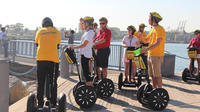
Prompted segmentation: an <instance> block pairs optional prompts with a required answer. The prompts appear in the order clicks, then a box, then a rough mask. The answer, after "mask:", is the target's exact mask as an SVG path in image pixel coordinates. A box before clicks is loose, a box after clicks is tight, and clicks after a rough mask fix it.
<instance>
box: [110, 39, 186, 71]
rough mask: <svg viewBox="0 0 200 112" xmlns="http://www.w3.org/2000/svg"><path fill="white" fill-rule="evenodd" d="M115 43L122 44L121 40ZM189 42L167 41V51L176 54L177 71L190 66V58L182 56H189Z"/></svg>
mask: <svg viewBox="0 0 200 112" xmlns="http://www.w3.org/2000/svg"><path fill="white" fill-rule="evenodd" d="M112 43H113V44H117V45H121V42H112ZM186 47H187V44H177V43H166V44H165V51H167V52H169V53H170V54H175V55H176V60H175V73H179V72H181V71H183V69H185V68H186V67H188V66H189V59H183V58H180V57H184V58H188V55H187V49H186Z"/></svg>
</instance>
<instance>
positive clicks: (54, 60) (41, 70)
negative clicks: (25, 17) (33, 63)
mask: <svg viewBox="0 0 200 112" xmlns="http://www.w3.org/2000/svg"><path fill="white" fill-rule="evenodd" d="M60 41H61V33H60V32H59V31H58V30H57V29H56V28H54V27H53V22H52V20H51V19H50V18H48V17H46V18H44V19H43V21H42V28H41V29H39V30H38V31H37V33H36V37H35V43H36V45H37V46H38V48H37V58H36V60H37V99H38V111H42V109H43V105H44V100H43V96H44V86H45V81H47V80H46V79H47V78H48V79H49V80H48V81H49V85H50V88H48V87H47V88H46V89H47V90H49V89H50V94H51V95H50V96H49V98H48V96H47V98H48V100H50V102H51V104H52V105H53V107H55V106H56V103H57V102H56V99H57V78H58V68H59V65H58V63H59V57H58V48H59V44H60Z"/></svg>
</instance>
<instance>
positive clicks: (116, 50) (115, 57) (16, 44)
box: [8, 40, 124, 70]
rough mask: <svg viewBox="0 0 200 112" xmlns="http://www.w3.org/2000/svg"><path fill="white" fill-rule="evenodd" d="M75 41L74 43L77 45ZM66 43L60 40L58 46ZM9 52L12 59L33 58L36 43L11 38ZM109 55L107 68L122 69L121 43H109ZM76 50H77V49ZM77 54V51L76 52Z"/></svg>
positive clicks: (122, 50) (122, 49) (60, 50)
mask: <svg viewBox="0 0 200 112" xmlns="http://www.w3.org/2000/svg"><path fill="white" fill-rule="evenodd" d="M78 44H79V43H75V44H74V45H78ZM66 45H67V43H66V42H65V43H63V42H61V44H60V48H63V47H64V46H66ZM8 50H9V54H10V55H12V57H13V58H12V60H13V61H15V57H16V56H19V57H25V58H35V57H36V51H37V49H36V45H35V42H34V41H31V40H11V41H9V48H8ZM62 50H63V49H59V56H60V55H61V52H62ZM110 50H111V53H110V57H109V62H108V68H109V69H115V70H122V69H123V68H124V64H123V62H122V57H123V52H124V48H123V47H122V46H121V45H117V44H111V46H110ZM77 51H78V50H77ZM76 53H77V55H79V52H76Z"/></svg>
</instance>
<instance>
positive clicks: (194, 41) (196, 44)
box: [187, 30, 200, 75]
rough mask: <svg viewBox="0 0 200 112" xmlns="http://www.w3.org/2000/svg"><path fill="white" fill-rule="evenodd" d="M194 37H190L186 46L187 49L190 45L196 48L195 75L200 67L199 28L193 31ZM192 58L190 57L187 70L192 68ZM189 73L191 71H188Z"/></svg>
mask: <svg viewBox="0 0 200 112" xmlns="http://www.w3.org/2000/svg"><path fill="white" fill-rule="evenodd" d="M194 35H195V37H194V38H192V40H190V43H189V45H188V47H187V49H189V48H190V47H191V46H192V48H196V49H197V64H198V67H197V72H196V74H195V75H197V74H198V73H199V68H200V30H195V32H194ZM193 60H194V59H190V65H189V70H190V71H191V69H192V61H193ZM190 74H191V72H190Z"/></svg>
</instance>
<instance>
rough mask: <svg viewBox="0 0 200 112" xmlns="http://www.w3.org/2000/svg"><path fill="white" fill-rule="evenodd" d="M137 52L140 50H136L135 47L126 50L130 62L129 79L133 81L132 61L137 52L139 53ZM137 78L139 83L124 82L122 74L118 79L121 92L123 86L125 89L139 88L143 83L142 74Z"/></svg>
mask: <svg viewBox="0 0 200 112" xmlns="http://www.w3.org/2000/svg"><path fill="white" fill-rule="evenodd" d="M137 50H140V48H139V49H136V48H135V47H128V48H127V50H126V56H127V59H128V60H129V79H131V76H132V75H131V74H132V61H133V60H134V57H135V52H137ZM136 66H137V65H136ZM135 77H136V78H137V81H134V82H132V81H130V82H125V81H123V73H120V75H119V77H118V89H119V90H121V89H122V86H123V87H139V86H140V85H141V83H142V77H141V74H138V75H137V76H135Z"/></svg>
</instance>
